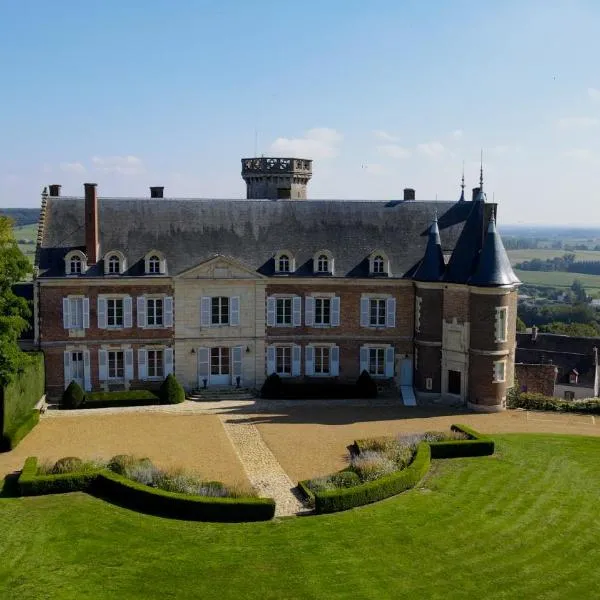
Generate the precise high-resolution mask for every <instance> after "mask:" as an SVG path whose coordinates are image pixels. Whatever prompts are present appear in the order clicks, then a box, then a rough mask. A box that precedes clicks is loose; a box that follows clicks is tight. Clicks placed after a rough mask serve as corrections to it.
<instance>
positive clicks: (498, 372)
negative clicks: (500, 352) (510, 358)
mask: <svg viewBox="0 0 600 600" xmlns="http://www.w3.org/2000/svg"><path fill="white" fill-rule="evenodd" d="M504 381H506V361H505V360H497V361H495V362H494V383H503V382H504Z"/></svg>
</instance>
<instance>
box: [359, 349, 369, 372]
mask: <svg viewBox="0 0 600 600" xmlns="http://www.w3.org/2000/svg"><path fill="white" fill-rule="evenodd" d="M363 371H366V372H367V373H368V372H369V348H368V347H367V346H361V348H360V372H361V373H362V372H363Z"/></svg>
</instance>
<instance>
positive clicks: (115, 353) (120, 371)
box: [108, 350, 125, 379]
mask: <svg viewBox="0 0 600 600" xmlns="http://www.w3.org/2000/svg"><path fill="white" fill-rule="evenodd" d="M124 377H125V357H124V354H123V351H122V350H109V351H108V378H109V379H123V378H124Z"/></svg>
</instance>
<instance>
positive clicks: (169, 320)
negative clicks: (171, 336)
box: [163, 296, 173, 327]
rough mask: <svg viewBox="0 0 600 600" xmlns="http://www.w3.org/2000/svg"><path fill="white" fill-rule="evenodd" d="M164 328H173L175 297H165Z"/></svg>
mask: <svg viewBox="0 0 600 600" xmlns="http://www.w3.org/2000/svg"><path fill="white" fill-rule="evenodd" d="M164 309H165V310H164V317H163V325H164V327H173V296H165V300H164Z"/></svg>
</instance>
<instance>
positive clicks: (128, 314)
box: [123, 296, 133, 379]
mask: <svg viewBox="0 0 600 600" xmlns="http://www.w3.org/2000/svg"><path fill="white" fill-rule="evenodd" d="M123 327H124V328H125V329H131V328H132V327H133V299H132V297H131V296H125V298H123ZM131 364H132V368H133V358H132V359H131ZM132 379H133V377H132Z"/></svg>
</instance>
